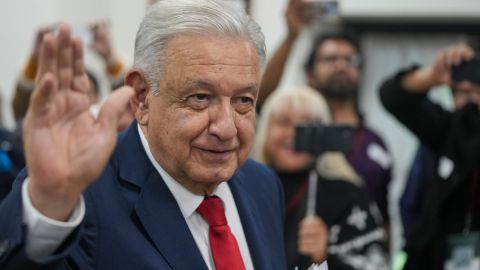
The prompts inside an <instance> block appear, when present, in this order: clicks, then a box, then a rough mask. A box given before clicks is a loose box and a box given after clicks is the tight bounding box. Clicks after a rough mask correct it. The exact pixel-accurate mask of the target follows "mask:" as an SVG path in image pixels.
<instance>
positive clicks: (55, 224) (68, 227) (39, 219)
mask: <svg viewBox="0 0 480 270" xmlns="http://www.w3.org/2000/svg"><path fill="white" fill-rule="evenodd" d="M27 187H28V178H27V179H25V181H24V182H23V184H22V208H23V223H24V224H26V225H27V227H28V232H27V238H26V251H27V254H28V256H29V257H30V258H31V259H33V260H36V261H39V260H42V259H44V258H46V257H48V256H49V255H52V254H53V252H55V250H56V249H57V248H58V247H59V246H60V245H61V244H62V242H63V241H64V240H65V239H66V238H67V237H68V235H69V234H70V233H71V232H72V231H73V230H74V229H75V228H76V227H78V225H80V223H81V222H82V220H83V218H84V217H85V202H84V200H83V196H81V197H80V200H79V202H78V204H77V205H76V206H75V209H74V210H73V213H72V215H71V216H70V218H69V220H68V221H66V222H63V221H58V220H54V219H51V218H48V217H46V216H44V215H43V214H42V213H40V212H39V211H37V209H35V208H34V207H33V205H32V202H31V201H30V197H29V195H28V190H27Z"/></svg>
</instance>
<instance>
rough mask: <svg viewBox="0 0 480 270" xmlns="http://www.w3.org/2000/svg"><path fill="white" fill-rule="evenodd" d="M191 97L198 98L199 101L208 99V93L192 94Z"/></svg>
mask: <svg viewBox="0 0 480 270" xmlns="http://www.w3.org/2000/svg"><path fill="white" fill-rule="evenodd" d="M190 98H192V99H194V100H197V101H206V100H208V95H207V94H196V95H193V96H191V97H190Z"/></svg>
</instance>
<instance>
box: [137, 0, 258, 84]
mask: <svg viewBox="0 0 480 270" xmlns="http://www.w3.org/2000/svg"><path fill="white" fill-rule="evenodd" d="M179 34H199V35H219V36H222V37H225V36H227V37H228V36H231V37H232V38H244V39H245V40H247V41H249V42H250V43H251V44H252V45H253V47H254V48H255V49H256V52H257V54H258V57H259V59H260V66H261V69H262V70H263V67H264V66H265V38H264V36H263V33H262V31H261V29H260V26H259V25H258V24H257V23H256V22H255V21H253V20H252V19H251V18H250V17H249V16H248V15H247V14H246V13H245V10H243V9H241V8H239V7H238V5H234V4H232V2H231V1H225V0H160V1H158V2H157V3H156V4H155V5H153V6H151V7H150V9H149V10H148V11H147V14H146V15H145V17H144V18H143V20H142V23H141V24H140V28H139V29H138V32H137V37H136V39H135V55H134V63H133V67H134V68H137V69H140V70H142V71H143V72H144V73H145V76H146V78H147V81H148V83H149V85H150V89H151V90H152V91H153V93H157V92H158V81H159V80H160V77H161V74H162V73H163V72H164V68H165V65H166V60H167V59H166V50H167V48H168V43H169V41H170V40H171V39H172V38H173V37H175V36H177V35H179Z"/></svg>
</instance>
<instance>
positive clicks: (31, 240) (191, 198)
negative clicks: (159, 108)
mask: <svg viewBox="0 0 480 270" xmlns="http://www.w3.org/2000/svg"><path fill="white" fill-rule="evenodd" d="M138 132H139V135H140V140H141V142H142V145H143V148H144V149H145V152H146V153H147V156H148V158H149V159H150V162H152V164H153V166H154V167H155V169H156V170H157V171H158V173H159V174H160V175H161V176H162V178H163V180H164V181H165V184H166V185H167V187H168V189H169V190H170V192H172V194H173V196H174V198H175V200H176V201H177V204H178V206H179V208H180V211H181V212H182V214H183V217H184V218H185V221H186V223H187V225H188V227H189V229H190V231H191V233H192V235H193V239H194V240H195V243H196V244H197V247H198V249H199V250H200V253H201V254H202V257H203V259H204V260H205V263H206V264H207V266H208V268H209V269H212V270H214V269H215V265H214V263H213V257H212V253H211V251H210V243H209V239H208V228H209V226H208V224H207V222H206V221H205V220H204V219H203V218H202V217H201V216H200V214H198V213H197V212H196V209H197V208H198V206H199V205H200V203H201V202H202V201H203V199H204V196H201V195H196V194H194V193H192V192H190V191H189V190H187V189H186V188H185V187H183V186H182V185H180V184H179V183H178V182H177V181H175V180H174V179H173V178H172V177H171V176H170V175H169V174H168V173H167V172H165V170H163V168H162V167H161V166H160V164H158V162H157V161H156V160H155V158H154V157H153V155H152V153H151V151H150V147H149V145H148V142H147V140H146V138H145V136H144V135H143V132H142V131H141V129H140V126H138ZM27 187H28V179H27V180H26V181H25V182H24V183H23V187H22V204H23V210H24V211H23V221H24V223H25V224H26V225H27V226H28V229H29V230H28V231H29V232H28V234H27V243H26V251H27V254H28V255H29V256H30V257H31V258H32V259H34V260H41V259H43V258H45V257H47V256H48V255H50V254H52V253H53V252H54V251H55V249H56V248H58V247H59V246H60V244H61V243H62V242H63V241H64V240H65V239H66V238H67V237H68V235H69V234H70V233H71V232H72V231H73V230H74V229H75V228H76V227H77V226H78V225H79V224H80V222H81V221H82V220H83V218H84V217H85V203H84V201H83V197H81V198H80V201H79V203H78V205H77V207H76V208H75V210H74V212H73V214H72V216H71V217H70V219H69V220H68V221H67V222H60V221H56V220H52V219H50V218H48V217H46V216H44V215H42V214H41V213H40V212H38V211H37V210H36V209H35V208H34V207H33V205H32V203H31V201H30V198H29V195H28V191H27ZM212 195H216V196H218V197H219V198H221V199H222V201H223V204H224V207H225V216H226V218H227V222H228V224H229V226H230V229H231V231H232V233H233V235H234V236H235V238H236V239H237V243H238V246H239V249H240V253H241V255H242V259H243V262H244V264H245V267H246V269H254V268H253V262H252V258H251V256H250V251H249V249H248V245H247V240H246V238H245V234H244V232H243V227H242V223H241V220H240V217H239V215H238V211H237V207H236V205H235V201H234V199H233V195H232V192H231V190H230V187H229V186H228V184H227V183H225V182H223V183H221V184H220V185H219V186H218V187H217V189H216V190H215V192H214V194H212ZM158 226H162V224H158Z"/></svg>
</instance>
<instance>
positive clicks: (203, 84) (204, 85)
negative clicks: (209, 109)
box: [185, 80, 259, 94]
mask: <svg viewBox="0 0 480 270" xmlns="http://www.w3.org/2000/svg"><path fill="white" fill-rule="evenodd" d="M185 89H186V90H187V91H191V90H195V89H205V90H210V91H213V90H214V89H215V84H213V83H211V82H209V81H205V80H193V81H189V82H188V83H187V87H185ZM258 89H259V84H258V83H252V84H250V85H247V86H245V87H242V88H239V89H235V90H236V91H237V92H241V93H251V94H256V93H258Z"/></svg>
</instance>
